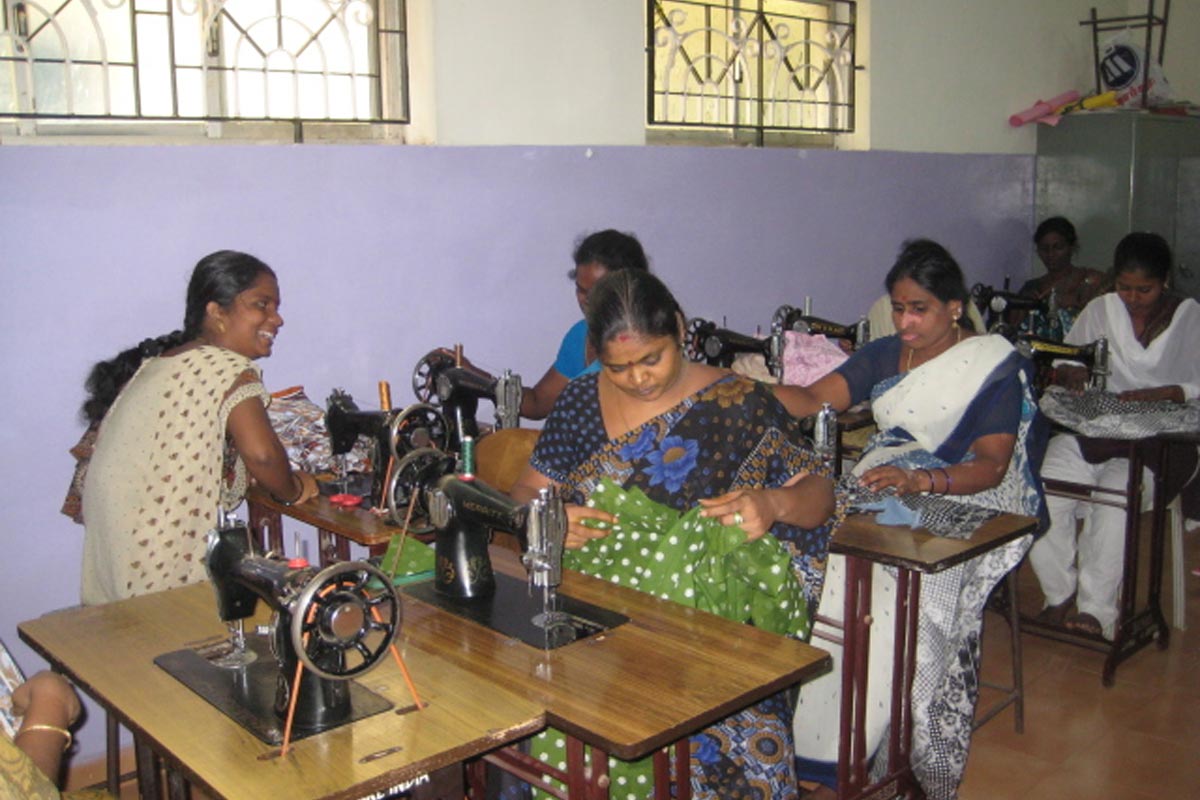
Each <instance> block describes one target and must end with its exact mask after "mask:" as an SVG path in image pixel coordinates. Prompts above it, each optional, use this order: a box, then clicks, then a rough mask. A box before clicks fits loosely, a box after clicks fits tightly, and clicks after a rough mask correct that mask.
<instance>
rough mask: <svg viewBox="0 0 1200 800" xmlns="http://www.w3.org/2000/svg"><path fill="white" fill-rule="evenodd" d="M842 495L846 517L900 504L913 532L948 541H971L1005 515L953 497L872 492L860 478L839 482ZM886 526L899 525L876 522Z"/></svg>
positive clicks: (852, 477) (847, 476)
mask: <svg viewBox="0 0 1200 800" xmlns="http://www.w3.org/2000/svg"><path fill="white" fill-rule="evenodd" d="M838 492H839V493H841V494H843V495H844V496H845V497H846V504H847V509H846V513H848V514H853V513H855V512H857V511H862V512H874V511H879V510H880V508H879V507H880V506H882V505H884V504H885V503H887V502H889V501H890V502H894V503H898V504H900V505H902V506H904V507H905V508H907V509H908V511H909V514H910V515H911V516H910V518H908V519H906V520H905V521H904V522H905V524H908V526H909V527H910V528H925V529H926V530H927V531H929V532H930V533H932V534H934V535H935V536H941V537H944V538H947V539H967V538H970V536H971V534H973V533H975V531H977V530H978V529H979V526H980V525H982V524H983V523H985V522H987V521H988V520H989V519H994V518H996V517H998V516H1000V514H1001V513H1002V512H1001V511H999V510H997V509H994V508H984V507H982V506H976V505H972V504H970V503H960V502H958V501H957V500H951V499H950V498H949V497H945V496H942V495H936V494H906V495H903V496H900V495H897V494H896V490H895V489H893V488H891V487H889V488H887V489H884V490H883V491H880V492H876V491H872V490H870V489H868V488H866V487H865V486H863V485H862V483H861V482H860V481H859V477H858V475H857V474H848V475H843V476H842V477H841V478H839V479H838ZM876 521H877V522H879V523H880V524H882V525H889V524H896V523H893V522H891V521H890V520H885V519H879V518H876Z"/></svg>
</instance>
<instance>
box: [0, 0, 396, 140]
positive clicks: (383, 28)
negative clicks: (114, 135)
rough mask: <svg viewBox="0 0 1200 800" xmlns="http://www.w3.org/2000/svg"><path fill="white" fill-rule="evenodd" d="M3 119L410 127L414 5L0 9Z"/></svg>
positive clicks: (231, 2) (66, 2) (206, 0)
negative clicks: (409, 15) (409, 26)
mask: <svg viewBox="0 0 1200 800" xmlns="http://www.w3.org/2000/svg"><path fill="white" fill-rule="evenodd" d="M2 2H3V7H4V19H3V23H4V27H3V30H0V119H3V120H7V121H8V122H10V123H15V124H16V125H17V127H18V129H19V130H21V131H22V132H32V131H33V130H35V129H36V128H37V126H39V125H40V126H43V127H45V126H48V125H49V126H53V125H55V124H58V125H60V126H61V125H63V124H64V123H93V124H95V123H107V129H112V125H113V124H114V123H164V122H176V123H178V122H206V123H216V122H221V123H238V122H253V121H258V122H265V121H275V122H278V121H284V122H288V123H291V124H292V126H293V128H294V131H295V137H296V138H302V136H303V129H304V126H305V125H306V124H311V123H321V124H325V125H328V124H330V123H334V124H341V125H343V126H351V125H362V124H364V123H375V124H381V125H392V124H398V123H406V122H408V115H409V110H408V74H407V65H406V62H407V50H408V42H407V35H408V34H407V30H406V13H405V0H49V2H41V1H37V2H35V0H2Z"/></svg>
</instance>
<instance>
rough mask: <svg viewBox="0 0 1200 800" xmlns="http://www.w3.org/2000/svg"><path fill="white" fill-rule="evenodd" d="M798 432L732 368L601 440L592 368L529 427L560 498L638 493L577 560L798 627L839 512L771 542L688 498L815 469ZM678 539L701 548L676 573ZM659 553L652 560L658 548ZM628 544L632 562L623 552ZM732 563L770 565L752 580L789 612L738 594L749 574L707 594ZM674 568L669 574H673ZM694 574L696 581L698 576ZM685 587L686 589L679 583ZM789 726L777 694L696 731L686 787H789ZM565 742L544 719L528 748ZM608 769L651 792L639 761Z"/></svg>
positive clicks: (543, 749) (636, 791)
mask: <svg viewBox="0 0 1200 800" xmlns="http://www.w3.org/2000/svg"><path fill="white" fill-rule="evenodd" d="M800 438H801V437H800V433H799V430H798V428H797V423H796V421H795V420H794V419H792V418H791V416H790V415H788V413H787V411H786V410H785V409H784V408H783V407H782V406H781V405H780V404H779V403H778V401H777V400H775V398H774V396H773V395H772V394H771V393H770V390H769V389H767V388H766V387H764V386H761V385H759V384H756V383H755V382H753V381H750V380H747V379H746V378H743V377H739V376H734V375H729V376H725V377H723V378H721V379H720V380H718V381H716V382H714V383H713V384H711V385H709V386H708V387H706V388H705V389H703V390H701V391H699V392H697V393H696V394H694V395H691V396H689V397H687V398H685V399H684V400H683V401H682V402H681V403H680V404H679V405H678V406H676V407H674V408H672V409H670V410H669V411H667V412H665V413H664V414H662V415H660V416H658V417H655V418H654V419H652V420H650V421H648V422H647V423H645V424H644V425H642V426H640V427H638V428H635V429H634V430H632V431H629V432H628V433H626V434H625V435H623V436H620V437H618V438H616V439H610V438H609V437H608V435H607V432H606V431H605V428H604V423H603V419H602V416H601V413H600V405H599V395H598V390H597V377H596V376H594V375H590V376H585V377H583V378H580V379H578V380H575V381H572V382H571V383H570V384H569V385H568V386H567V388H566V389H565V390H564V391H563V394H562V395H561V396H560V397H559V400H558V402H557V403H556V404H555V407H554V411H553V412H552V413H551V415H550V418H549V419H548V420H547V422H546V426H545V428H543V430H542V433H541V435H540V436H539V438H538V443H537V447H536V449H535V450H534V454H533V458H532V460H531V463H532V465H533V466H534V468H536V469H537V470H538V471H539V472H541V473H542V474H543V475H546V476H547V477H549V478H550V479H551V480H553V481H555V482H556V483H558V484H559V485H561V486H562V487H564V491H565V492H566V499H567V501H568V502H574V503H584V502H587V501H589V499H590V500H591V502H593V503H595V504H597V505H600V504H602V503H607V502H609V501H608V500H607V499H601V498H602V497H603V498H607V497H608V496H610V495H611V494H613V493H617V496H616V497H615V498H614V500H615V501H616V502H619V503H621V504H622V505H624V504H625V503H626V502H629V501H630V499H631V498H632V502H634V503H635V504H642V505H639V507H640V508H642V509H644V513H635V514H634V515H633V516H634V517H637V518H638V519H639V522H640V523H643V524H640V525H639V526H638V527H639V530H636V531H634V530H626V529H625V527H624V526H625V524H627V523H628V522H630V521H631V520H627V519H625V515H626V514H627V513H628V512H626V511H623V512H622V523H623V525H622V526H621V529H620V530H616V531H613V532H612V535H610V536H607V537H604V538H603V539H599V540H597V544H595V545H594V546H593V547H594V549H591V550H589V551H588V552H585V553H582V554H573V555H572V556H571V558H573V559H577V560H579V561H580V563H579V564H578V566H580V567H581V568H582V569H583V570H584V571H589V570H590V569H593V568H595V569H600V570H602V571H603V570H609V569H611V570H615V571H620V572H622V573H624V575H625V576H626V577H625V579H626V580H628V579H631V578H638V582H639V584H640V585H638V588H641V589H646V590H651V591H655V592H656V593H659V592H665V593H667V594H668V595H669V596H671V597H673V598H674V599H679V600H683V601H687V602H688V603H689V604H690V605H699V604H701V603H708V604H712V606H713V607H714V610H716V609H717V608H720V607H723V608H726V609H728V610H730V611H731V612H732V613H733V614H734V618H745V616H746V607H747V605H749V608H750V611H749V616H751V617H755V615H758V616H760V617H762V619H763V621H764V622H767V624H771V625H776V624H778V625H781V626H783V627H784V628H786V629H788V630H796V631H807V628H808V625H809V623H810V620H811V615H812V613H813V612H814V611H815V607H816V601H817V598H818V597H819V596H820V587H821V582H822V579H823V574H824V566H825V559H826V555H827V552H828V547H829V537H830V534H831V533H832V530H833V527H834V524H835V523H836V522H837V521H838V520H839V519H840V513H841V512H840V511H839V512H838V516H835V518H834V519H832V520H830V521H829V523H827V524H826V525H825V526H822V527H821V528H817V529H814V530H804V529H801V528H797V527H795V526H791V525H786V524H782V523H777V524H776V525H774V526H773V527H772V529H771V534H772V535H773V539H774V541H775V542H776V543H777V544H772V543H769V542H768V543H764V544H763V545H756V546H755V547H753V548H745V549H744V550H743V549H742V548H739V547H734V548H732V550H730V549H729V545H730V544H731V540H730V539H729V538H727V534H725V533H724V532H723V531H722V530H721V529H720V526H715V527H713V526H710V525H707V524H705V525H701V524H699V523H698V522H697V520H698V519H699V518H698V517H696V515H695V512H694V511H693V508H694V507H695V506H696V504H697V501H698V500H699V499H701V498H705V497H716V496H718V495H721V494H724V493H725V492H727V491H731V490H734V489H739V488H761V487H767V488H771V487H780V486H783V485H784V483H785V482H786V481H787V480H788V479H790V478H792V477H793V476H795V475H797V474H801V473H805V472H813V473H822V474H824V466H823V465H822V464H821V462H820V459H818V458H817V457H816V456H815V455H814V454H813V453H812V452H811V450H808V449H805V448H804V447H802V446H800V445H799V444H797V443H798V442H799V441H800ZM601 487H605V488H601ZM635 490H636V492H635ZM622 495H623V498H624V499H622ZM642 497H644V498H645V500H644V501H643V500H642V499H641V498H642ZM643 503H644V504H643ZM659 504H661V505H662V506H664V507H663V508H660V507H659ZM689 512H690V513H689ZM672 529H675V530H677V531H678V534H679V535H678V540H677V541H674V542H673V541H671V540H672V534H671V533H666V531H668V530H672ZM654 530H657V535H656V537H655V541H654V542H653V546H652V547H651V546H646V545H645V543H644V542H645V540H646V539H648V538H649V534H650V533H651V532H652V531H654ZM635 533H636V534H637V535H638V537H639V540H638V541H639V543H642V546H641V547H638V548H637V549H636V551H634V552H629V553H628V554H627V555H623V556H621V557H620V558H618V559H617V562H616V563H615V565H614V564H613V563H611V561H610V557H611V556H613V555H614V552H615V550H616V545H617V544H621V546H622V549H623V551H624V547H625V541H624V540H626V539H628V541H630V542H632V541H633V539H632V537H633V536H634V534H635ZM618 534H619V535H620V536H619V537H618ZM685 539H690V540H691V545H689V546H692V545H695V546H696V547H697V549H698V550H704V551H705V555H706V556H708V557H707V558H700V557H696V558H695V559H694V560H693V561H691V562H690V563H691V565H692V572H691V573H688V572H686V569H687V566H688V562H685V560H684V558H683V556H684V554H683V553H682V552H680V551H679V548H680V547H681V546H682V544H683V541H684V540H685ZM602 546H605V547H607V548H608V549H607V550H606V551H605V552H604V553H601V552H600V548H601V547H602ZM771 548H776V549H774V550H772V549H771ZM739 550H742V552H741V553H739V552H738V551H739ZM643 551H644V552H643ZM660 555H661V557H662V559H663V561H659V560H658V558H659V556H660ZM780 556H785V557H786V563H787V565H788V567H789V569H788V570H786V571H785V572H787V573H789V574H787V575H784V574H780V573H779V572H776V571H775V570H774V567H775V566H782V564H783V563H785V562H784V561H783V560H782V559H781V558H780ZM626 557H628V558H629V559H630V563H629V564H628V565H625V564H622V563H620V561H621V559H623V558H626ZM760 557H761V558H760ZM668 559H670V560H672V561H675V562H677V564H678V566H679V569H674V570H671V569H668V570H665V571H663V572H661V573H660V572H659V571H658V566H659V565H660V564H663V563H665V562H666V561H667V560H668ZM567 563H568V564H570V563H571V562H569V561H568V562H567ZM639 569H640V570H641V572H640V573H639V572H638V570H639ZM647 569H650V574H649V576H647V575H646V570H647ZM730 572H745V574H755V573H757V574H765V575H766V576H768V577H769V578H770V580H766V581H763V583H765V584H766V588H765V590H764V591H765V592H766V594H767V595H769V594H770V593H771V592H773V591H776V588H775V587H776V583H777V582H778V583H777V585H778V591H779V592H783V593H785V594H786V596H787V597H790V598H795V599H791V600H789V601H788V602H789V606H790V611H789V612H788V613H786V614H783V613H768V611H767V610H766V606H767V605H768V603H767V602H765V600H762V599H760V600H754V599H749V598H750V597H751V595H753V594H754V593H755V592H758V591H759V588H758V587H757V583H758V581H757V580H751V581H750V582H749V583H745V582H735V583H733V584H730V587H731V589H732V592H731V594H730V595H729V596H726V597H723V598H722V597H719V596H718V595H717V594H715V593H713V591H712V590H713V589H715V588H716V586H715V584H716V583H719V582H723V576H724V575H726V574H729V573H730ZM781 572H784V571H782V570H781ZM705 573H707V579H705V578H704V574H705ZM672 576H679V578H678V581H677V580H676V578H675V577H672ZM793 582H794V583H793ZM630 583H631V585H632V581H630ZM749 584H755V586H754V587H751V586H750V585H749ZM701 585H703V586H705V587H706V588H703V589H701V588H698V587H699V586H701ZM689 587H690V588H691V589H692V596H691V597H690V598H689V597H687V596H686V595H687V591H688V588H689ZM751 589H753V591H751ZM743 592H745V593H746V594H745V595H743ZM781 596H782V595H781ZM731 597H732V598H733V599H730V598H731ZM775 611H778V610H775ZM755 622H756V624H757V623H758V618H757V617H755ZM790 733H791V711H790V707H789V704H788V702H787V700H786V697H785V696H783V695H782V694H781V695H775V696H772V697H770V698H768V699H766V700H764V701H762V702H760V703H758V704H756V705H755V706H753V707H751V708H749V709H746V710H745V711H742V712H739V713H737V714H734V715H732V716H730V717H728V718H726V719H725V720H722V721H721V722H719V723H717V724H715V725H713V726H711V727H709V728H707V729H705V730H704V731H701V732H700V733H698V734H695V735H693V736H692V737H690V745H691V784H692V789H693V792H694V795H693V796H695V797H697V798H706V799H711V800H718V799H720V800H725V798H736V797H747V798H749V797H761V798H773V799H775V800H786V799H788V798H795V797H796V796H797V794H798V789H797V786H796V781H795V774H794V765H793V763H792V762H793V756H792V753H793V749H792V743H791V735H790ZM562 744H563V736H562V734H561V733H559V732H557V731H553V730H552V731H548V732H547V733H546V734H543V735H542V736H540V737H538V738H537V739H536V740H535V741H534V744H533V747H534V752H535V753H537V754H538V755H539V757H541V758H544V759H545V760H547V761H549V762H550V763H553V764H556V765H557V764H559V763H561V762H562V761H563V758H562V757H561V755H558V751H559V748H561V747H562ZM609 769H610V773H611V775H612V780H613V782H612V793H613V797H615V798H621V799H622V800H624V799H625V798H643V797H646V796H648V795H649V794H650V792H651V790H652V783H651V781H650V775H651V772H650V771H649V765H648V764H647V763H646V762H635V763H632V764H631V763H629V762H622V761H618V760H616V759H612V760H610V766H609Z"/></svg>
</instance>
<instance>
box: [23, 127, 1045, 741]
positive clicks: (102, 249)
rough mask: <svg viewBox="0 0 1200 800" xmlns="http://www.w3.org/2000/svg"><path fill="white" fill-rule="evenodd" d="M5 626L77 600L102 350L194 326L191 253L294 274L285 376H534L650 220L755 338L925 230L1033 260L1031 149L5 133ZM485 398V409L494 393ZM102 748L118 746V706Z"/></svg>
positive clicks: (317, 388) (670, 268)
mask: <svg viewBox="0 0 1200 800" xmlns="http://www.w3.org/2000/svg"><path fill="white" fill-rule="evenodd" d="M0 181H2V182H0V186H2V188H3V191H2V192H0V242H3V255H2V256H0V260H2V263H3V269H2V271H0V275H2V276H3V291H0V348H2V349H0V359H2V362H0V363H2V365H3V375H4V379H3V390H4V394H3V406H2V407H3V408H4V409H5V412H6V413H5V415H4V418H3V420H2V421H0V442H2V447H0V450H2V452H3V458H4V460H5V473H4V474H5V480H4V481H3V483H2V485H0V537H2V539H3V545H2V546H3V551H2V552H3V553H4V558H3V566H0V585H2V586H3V587H4V590H3V597H4V602H3V603H2V604H0V637H3V639H4V640H5V642H6V643H7V644H8V646H9V647H10V648H11V649H13V650H14V652H15V655H16V656H17V659H18V661H19V662H21V663H22V664H23V665H24V667H25V668H26V670H28V671H34V670H37V669H40V668H41V667H42V666H43V665H42V662H41V661H40V659H38V658H37V657H36V656H35V655H34V654H33V653H32V652H31V651H30V650H29V649H28V648H27V647H25V645H24V644H23V643H21V642H19V641H18V639H17V633H16V625H17V623H18V622H20V621H22V620H25V619H29V618H31V617H34V616H37V615H39V614H41V613H43V612H45V611H48V610H50V609H54V608H60V607H63V606H67V605H71V604H74V603H76V602H78V582H79V559H80V553H81V545H82V529H81V528H78V527H77V526H76V525H74V523H72V522H70V521H69V520H68V519H67V518H66V517H63V516H61V515H60V514H59V513H58V508H59V504H60V502H61V500H62V496H63V493H64V491H65V488H66V485H67V481H68V479H69V477H70V474H71V469H72V467H73V461H72V459H71V457H70V456H69V455H68V453H67V449H68V448H69V447H70V446H71V445H73V444H74V443H75V440H76V439H77V438H78V436H79V434H80V432H81V430H82V426H81V425H80V424H79V423H78V421H77V417H76V410H77V409H78V407H79V404H80V402H81V401H82V399H83V390H82V381H83V378H84V376H85V374H86V372H87V370H88V368H89V367H90V366H91V364H92V363H93V362H95V361H96V360H98V359H100V358H105V357H108V356H110V355H112V354H114V353H115V352H116V351H117V350H118V349H120V348H122V347H126V346H129V345H131V344H134V343H136V342H137V341H140V340H141V339H142V338H144V337H146V336H148V335H153V334H158V333H161V332H165V331H167V330H171V329H173V328H175V327H178V326H179V324H180V323H181V321H182V313H183V293H184V287H185V283H186V279H187V276H188V274H189V273H190V270H191V266H192V265H193V264H194V263H195V262H196V260H197V259H198V258H199V257H200V256H201V255H203V254H205V253H207V252H209V251H212V250H216V249H219V248H235V249H242V250H247V251H250V252H252V253H255V254H256V255H258V256H260V257H261V258H263V259H264V260H265V261H267V262H268V263H269V264H271V265H272V266H273V267H275V269H276V270H277V272H278V273H279V277H280V283H281V286H282V292H283V301H284V303H283V309H282V311H283V315H284V317H285V319H286V320H287V325H286V327H285V329H284V330H283V331H282V333H281V335H280V338H279V341H278V343H277V345H276V349H275V353H276V354H275V355H274V356H273V357H272V358H271V359H270V360H269V361H268V362H266V363H264V365H263V367H264V372H265V378H266V382H267V385H268V387H269V388H272V389H278V388H283V387H286V386H291V385H294V384H303V385H304V386H305V387H306V388H307V389H308V393H309V396H310V397H311V398H312V399H313V400H315V401H316V402H318V403H323V402H324V398H325V397H326V395H327V394H328V392H329V390H330V389H331V388H333V387H335V386H341V387H344V388H346V389H348V390H349V391H351V392H352V393H353V394H354V395H355V396H356V397H357V398H359V399H360V400H361V401H364V403H365V404H366V405H373V404H374V402H375V398H376V390H375V386H376V382H377V381H378V380H381V379H387V380H390V381H391V382H392V392H393V398H394V401H395V402H396V403H397V404H399V403H405V402H410V401H411V399H412V398H411V389H410V388H409V386H410V377H409V376H410V374H411V370H412V367H413V365H414V363H415V362H416V360H417V359H418V358H419V357H420V356H421V355H423V354H424V353H426V352H427V351H428V350H430V349H431V348H433V347H435V346H438V345H451V344H453V343H454V342H462V343H463V344H464V345H465V347H466V353H467V355H468V356H470V357H471V358H472V359H473V360H474V361H475V362H476V363H478V364H480V365H482V366H485V367H488V368H491V369H497V370H498V369H502V368H504V367H511V368H512V369H513V370H514V371H516V372H517V373H519V374H520V375H521V376H522V377H523V378H524V379H525V381H526V382H527V383H532V382H533V381H536V380H537V378H539V377H540V376H541V374H542V373H543V372H544V371H545V369H546V367H547V366H548V365H549V364H550V362H551V360H552V358H553V356H554V352H555V350H556V348H557V346H558V341H559V338H560V337H561V335H562V333H563V332H564V331H565V330H566V328H567V327H568V326H569V325H570V324H571V323H572V322H574V321H575V320H576V319H577V318H578V316H579V314H578V309H577V308H576V307H575V300H574V294H573V291H572V287H571V284H570V283H568V281H567V279H566V277H565V275H566V271H567V269H568V268H569V267H570V253H571V248H572V244H573V242H574V240H575V239H576V237H577V236H578V235H580V234H581V233H584V232H588V231H591V230H595V229H598V228H602V227H616V228H619V229H622V230H631V231H635V232H636V233H637V234H638V235H639V237H640V238H641V239H642V242H643V243H644V245H645V247H646V250H647V252H648V253H649V254H650V256H651V258H652V263H653V267H654V269H655V270H656V271H657V272H658V273H659V274H660V275H661V276H662V277H663V278H664V279H665V280H666V281H667V283H668V284H669V285H670V286H671V287H672V288H673V289H674V290H675V291H676V293H677V295H678V296H679V299H680V301H681V303H682V304H683V306H684V309H685V311H686V312H687V313H688V314H689V315H697V316H705V317H708V318H711V319H716V320H720V319H721V318H722V317H725V318H727V322H728V325H729V326H730V327H731V328H734V329H738V330H743V331H746V332H752V331H753V330H754V329H755V326H757V325H761V326H763V327H764V328H766V326H767V325H768V324H769V322H770V318H771V314H772V312H773V311H774V309H775V308H776V307H777V306H778V305H780V304H781V303H790V304H792V305H800V303H801V302H802V301H803V298H804V296H805V295H806V294H807V295H811V296H812V297H813V301H814V310H815V311H816V312H817V313H819V314H821V315H822V316H827V317H830V318H832V319H835V320H844V321H851V320H853V319H857V317H858V315H859V314H861V313H863V312H864V311H865V309H866V308H867V306H868V305H869V304H870V303H871V302H872V301H873V300H874V299H875V298H876V297H877V296H878V295H879V294H880V293H881V292H882V281H883V275H884V273H885V272H886V270H887V268H888V266H890V264H891V261H892V259H893V258H894V256H895V253H896V251H897V248H898V245H899V243H900V242H901V240H903V239H905V238H908V237H912V236H918V235H920V236H929V237H932V238H935V239H938V240H939V241H941V242H943V243H944V244H946V245H947V246H948V247H949V248H950V250H951V252H953V253H954V254H955V255H956V256H957V257H958V259H959V260H960V262H961V263H962V265H963V267H964V269H965V271H966V273H967V277H968V281H969V282H971V283H974V282H976V281H983V282H987V283H999V282H1000V281H1001V280H1002V279H1003V276H1004V275H1005V274H1011V275H1013V277H1014V279H1019V278H1021V277H1023V276H1024V275H1025V274H1026V273H1027V272H1028V270H1029V264H1030V257H1031V252H1030V247H1029V245H1028V242H1029V238H1030V235H1031V233H1032V216H1033V159H1032V157H1031V156H954V155H922V154H900V153H838V152H825V151H791V150H750V149H710V148H682V147H657V148H656V147H629V148H596V149H595V150H594V151H588V150H586V149H584V148H578V147H502V148H422V147H385V146H378V147H376V146H357V147H342V146H329V147H326V146H318V145H311V146H304V147H295V146H272V145H264V146H239V145H230V146H221V145H214V146H205V147H74V146H72V147H5V148H0ZM485 405H486V404H485ZM86 727H87V729H86V730H85V732H84V737H83V755H84V756H85V757H87V756H91V755H96V754H98V753H99V752H101V750H102V746H101V741H102V727H103V726H102V725H100V723H99V719H98V718H96V717H94V718H93V721H92V722H90V723H89V724H88V725H87V726H86Z"/></svg>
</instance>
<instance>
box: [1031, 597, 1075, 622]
mask: <svg viewBox="0 0 1200 800" xmlns="http://www.w3.org/2000/svg"><path fill="white" fill-rule="evenodd" d="M1074 605H1075V595H1071V596H1070V597H1068V598H1067V599H1066V600H1064V601H1063V602H1061V603H1059V604H1058V605H1056V606H1046V607H1045V608H1043V609H1042V610H1041V611H1039V612H1038V614H1037V616H1036V617H1034V619H1035V620H1036V621H1037V622H1039V623H1041V624H1042V625H1053V626H1055V627H1062V625H1063V623H1064V622H1066V619H1067V615H1068V614H1070V613H1071V608H1072V607H1073V606H1074Z"/></svg>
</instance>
